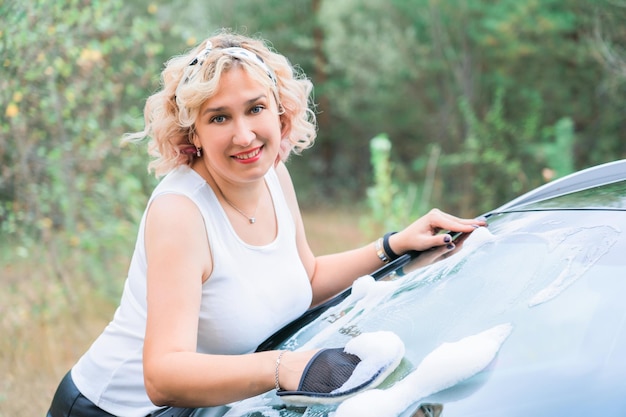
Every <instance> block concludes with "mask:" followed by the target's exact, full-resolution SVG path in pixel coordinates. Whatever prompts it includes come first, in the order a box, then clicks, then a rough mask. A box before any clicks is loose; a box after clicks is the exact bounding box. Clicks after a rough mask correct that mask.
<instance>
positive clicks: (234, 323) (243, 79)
mask: <svg viewBox="0 0 626 417" xmlns="http://www.w3.org/2000/svg"><path fill="white" fill-rule="evenodd" d="M311 90H312V85H311V83H310V81H309V80H308V79H306V78H305V77H304V76H303V75H301V74H298V73H297V72H295V70H294V69H293V67H292V66H291V65H290V64H289V62H288V61H287V59H286V58H285V57H283V56H282V55H279V54H277V53H275V52H273V51H270V49H268V48H267V47H266V46H265V44H264V43H263V42H262V41H259V40H254V39H250V38H247V37H243V36H239V35H235V34H232V33H229V32H226V31H224V32H221V33H219V34H217V35H216V36H214V37H212V38H210V39H208V40H206V41H204V42H203V43H202V44H201V45H200V46H198V47H197V48H195V50H193V51H191V52H190V53H189V54H187V55H183V56H179V57H175V58H173V59H171V60H170V61H169V62H168V63H167V66H166V68H165V70H164V71H163V74H162V90H161V91H159V92H157V93H156V94H154V95H153V96H151V97H150V98H149V99H148V101H147V104H146V109H145V123H146V125H145V130H144V131H143V132H139V133H137V134H133V135H130V138H129V139H131V140H135V139H141V138H143V137H146V136H147V137H150V138H151V141H150V146H149V150H150V153H151V155H153V156H154V157H155V159H154V160H153V161H152V162H151V164H150V168H151V169H153V170H154V171H155V173H156V174H157V175H158V176H161V175H165V177H164V179H163V180H162V181H161V183H160V184H159V185H158V186H157V187H156V189H155V190H154V192H153V194H152V196H151V198H150V200H149V202H148V205H147V208H146V212H145V213H144V217H143V219H142V221H141V225H140V229H139V233H138V238H137V244H136V247H135V252H134V255H133V258H132V261H131V265H130V269H129V274H128V278H127V280H126V283H125V287H124V292H123V295H122V299H121V303H120V306H119V308H118V310H117V311H116V313H115V317H114V319H113V321H112V322H111V323H110V324H109V326H107V328H106V329H105V330H104V332H103V333H102V335H101V336H100V337H99V338H98V339H97V340H96V341H95V343H94V344H93V345H92V346H91V348H90V349H89V350H88V351H87V352H86V353H85V355H84V356H83V357H82V358H81V359H80V360H79V361H78V362H77V364H76V365H75V366H74V367H73V368H72V370H71V371H70V372H69V373H68V375H66V377H65V378H64V380H63V381H62V383H61V385H60V386H59V388H58V390H57V394H56V395H55V398H54V400H53V404H52V406H51V410H50V412H49V414H48V415H49V416H51V417H59V416H67V415H70V409H72V408H73V411H72V413H73V414H71V415H118V416H145V415H149V414H150V413H153V412H155V411H158V410H159V408H160V407H162V406H176V407H189V408H194V407H206V406H213V405H220V404H226V403H229V402H232V401H235V400H240V399H243V398H247V397H251V396H254V395H258V394H260V393H263V392H266V391H269V390H272V389H274V388H278V389H281V390H296V389H297V387H298V383H299V381H300V379H301V377H302V375H303V371H304V369H305V366H306V365H307V363H308V362H309V361H310V360H311V358H312V357H313V355H315V353H316V352H315V351H306V352H284V351H282V352H279V351H269V352H260V353H251V352H254V350H255V348H256V346H257V345H258V344H259V343H261V342H262V341H263V340H264V339H265V338H267V337H268V336H269V335H271V334H272V333H273V332H275V331H276V330H277V329H279V328H280V327H282V326H283V325H285V324H286V323H288V322H290V321H291V320H293V319H295V318H296V317H298V316H299V315H301V314H302V313H303V312H304V311H305V310H306V309H307V308H309V307H310V306H311V305H315V304H317V303H320V302H322V301H324V300H326V299H328V298H329V297H331V296H333V295H335V294H336V293H338V292H340V291H341V290H343V289H345V288H347V287H349V286H350V285H351V284H352V282H353V281H354V280H355V279H356V278H358V277H360V276H362V275H365V274H369V273H371V272H372V271H374V270H376V269H378V268H379V267H380V266H381V265H382V264H383V263H385V262H388V261H389V260H390V259H391V258H393V257H395V256H397V255H396V254H400V253H403V252H406V251H409V250H425V249H428V248H431V247H436V246H440V247H444V248H445V247H446V246H447V248H448V249H449V250H452V249H453V248H454V245H453V244H452V243H451V240H450V236H449V235H442V234H438V232H439V231H440V230H442V229H447V230H455V231H459V232H471V231H472V230H474V228H475V227H477V226H481V225H484V224H485V223H484V222H483V221H477V220H475V219H459V218H456V217H454V216H451V215H448V214H445V213H442V212H440V211H438V210H433V211H431V212H430V213H428V214H427V215H425V216H424V217H422V218H420V219H418V220H417V221H415V222H414V223H413V224H411V225H410V226H408V227H407V228H406V229H404V230H402V231H400V232H398V233H395V234H392V235H390V234H388V235H386V236H385V238H384V239H383V238H381V239H378V240H377V241H376V242H374V243H372V244H369V245H366V246H364V247H361V248H358V249H354V250H351V251H347V252H343V253H338V254H334V255H327V256H319V257H316V256H314V255H313V253H312V252H311V249H310V247H309V245H308V243H307V240H306V236H305V232H304V227H303V223H302V217H301V214H300V211H299V208H298V204H297V201H296V194H295V191H294V189H293V186H292V182H291V179H290V176H289V173H288V171H287V168H286V167H285V165H284V164H283V161H284V160H286V159H287V157H288V156H289V154H290V153H291V152H292V151H293V152H300V151H301V150H303V149H305V148H307V147H309V146H310V145H311V144H312V141H313V139H314V137H315V124H314V115H313V113H312V111H311V109H310V108H309V100H310V93H311ZM83 410H84V411H83Z"/></svg>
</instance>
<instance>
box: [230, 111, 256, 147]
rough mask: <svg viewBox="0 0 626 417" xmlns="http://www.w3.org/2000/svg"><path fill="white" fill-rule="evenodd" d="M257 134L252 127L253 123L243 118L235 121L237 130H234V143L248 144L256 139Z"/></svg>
mask: <svg viewBox="0 0 626 417" xmlns="http://www.w3.org/2000/svg"><path fill="white" fill-rule="evenodd" d="M255 138H256V134H255V133H254V131H253V129H252V125H251V124H250V123H249V122H248V121H247V120H245V118H241V119H239V120H237V121H236V123H235V131H234V132H233V143H234V144H236V145H239V146H248V145H250V144H251V143H252V141H254V139H255Z"/></svg>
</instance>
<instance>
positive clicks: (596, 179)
mask: <svg viewBox="0 0 626 417" xmlns="http://www.w3.org/2000/svg"><path fill="white" fill-rule="evenodd" d="M624 179H626V159H620V160H617V161H612V162H607V163H605V164H601V165H597V166H593V167H590V168H587V169H583V170H581V171H578V172H575V173H573V174H570V175H567V176H565V177H563V178H559V179H557V180H554V181H552V182H549V183H547V184H544V185H542V186H540V187H538V188H536V189H534V190H532V191H529V192H527V193H526V194H522V195H521V196H519V197H517V198H515V199H513V200H511V201H510V202H508V203H506V204H504V205H502V206H500V207H498V208H497V209H495V210H493V211H491V213H498V212H503V211H509V210H511V209H512V208H517V207H520V206H523V205H526V204H529V203H535V202H537V201H542V200H547V199H549V198H553V197H558V196H561V195H565V194H569V193H572V192H575V191H582V190H585V189H588V188H593V187H597V186H600V185H605V184H611V183H613V182H617V181H621V180H624Z"/></svg>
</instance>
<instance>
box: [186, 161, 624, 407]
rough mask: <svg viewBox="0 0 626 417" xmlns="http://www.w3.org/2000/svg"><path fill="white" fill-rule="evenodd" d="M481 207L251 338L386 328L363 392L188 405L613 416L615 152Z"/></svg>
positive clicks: (277, 342)
mask: <svg viewBox="0 0 626 417" xmlns="http://www.w3.org/2000/svg"><path fill="white" fill-rule="evenodd" d="M485 217H487V219H488V223H489V224H488V227H486V228H479V229H477V230H476V231H475V232H474V233H472V234H471V235H469V236H461V237H460V238H459V240H458V241H457V242H458V243H457V249H455V250H454V251H452V252H450V253H446V254H444V253H443V251H437V250H431V251H426V252H421V253H417V252H416V253H410V254H405V255H403V256H402V257H400V258H399V259H397V260H396V261H394V262H391V263H389V264H387V265H385V267H383V268H381V269H380V270H379V271H377V272H376V273H374V274H373V275H372V276H367V277H362V278H360V279H359V280H357V281H356V282H355V285H354V286H353V288H352V289H350V290H347V291H345V292H344V293H342V294H340V295H338V296H337V297H335V298H334V299H332V300H329V301H328V302H326V303H324V304H322V305H320V306H318V307H315V308H312V309H311V310H309V311H308V312H306V313H305V314H304V315H303V316H302V317H300V318H299V319H297V320H295V321H294V322H292V323H291V324H289V325H288V326H286V327H285V328H283V329H281V330H280V331H278V332H277V333H276V334H274V335H272V336H271V337H270V338H268V340H266V341H265V342H264V343H263V344H262V345H261V346H259V349H258V350H268V349H290V350H295V349H303V348H310V347H338V346H344V345H345V344H346V343H347V341H349V340H351V339H352V338H354V337H355V336H357V335H359V334H362V333H369V332H377V331H391V332H393V333H395V334H397V335H398V336H399V337H400V338H401V339H402V341H403V343H404V345H405V355H404V358H403V360H402V362H401V363H400V365H399V366H398V368H397V369H396V371H395V372H394V373H393V374H391V376H389V378H387V380H386V381H385V382H384V383H383V384H382V385H381V386H380V387H379V388H378V389H376V390H373V391H376V395H375V396H374V395H369V396H368V393H369V394H371V392H370V391H367V392H365V393H363V394H357V396H355V397H353V398H351V399H349V400H347V401H346V402H345V403H344V404H334V405H310V406H299V405H290V404H285V403H283V402H282V400H281V399H280V398H279V397H278V396H277V395H276V394H275V391H271V392H268V393H266V394H263V395H260V396H257V397H254V398H250V399H247V400H243V401H240V402H237V403H234V404H230V405H228V406H223V407H213V408H204V409H199V410H197V411H196V412H195V413H194V416H196V417H214V416H228V417H233V416H237V417H240V416H248V417H277V416H282V417H314V416H315V417H324V416H329V417H332V416H343V415H349V414H346V413H343V412H342V411H343V409H342V407H343V406H344V405H346V404H347V403H348V401H351V404H352V405H353V406H354V407H353V409H354V410H357V411H355V412H354V417H362V416H366V415H376V416H378V417H383V416H401V417H418V416H424V417H426V416H442V417H470V416H482V417H496V416H497V417H522V416H523V417H528V416H534V417H537V416H545V417H547V416H550V417H554V416H568V417H571V416H602V417H608V416H620V417H623V416H626V160H619V161H615V162H610V163H607V164H603V165H599V166H596V167H593V168H588V169H585V170H582V171H580V172H577V173H575V174H572V175H569V176H567V177H564V178H562V179H559V180H555V181H553V182H551V183H548V184H546V185H544V186H542V187H539V188H538V189H536V190H534V191H531V192H529V193H527V194H524V195H522V196H521V197H519V198H517V199H515V200H513V201H511V202H510V203H507V204H505V205H503V206H501V207H499V208H497V209H495V210H493V211H490V212H489V213H486V214H485ZM435 357H436V361H435V362H433V360H434V358H435ZM433 364H434V365H433ZM429 366H430V368H429V369H428V372H426V371H424V370H423V369H424V368H428V367H429ZM355 407H356V408H355Z"/></svg>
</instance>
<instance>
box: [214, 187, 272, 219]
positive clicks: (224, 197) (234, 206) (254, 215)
mask: <svg viewBox="0 0 626 417" xmlns="http://www.w3.org/2000/svg"><path fill="white" fill-rule="evenodd" d="M215 186H216V187H217V190H218V191H219V192H220V195H221V196H222V198H223V199H224V201H226V202H227V203H228V205H229V206H231V207H232V208H234V209H235V210H237V213H239V214H241V215H242V216H243V217H245V218H246V219H248V222H249V223H250V224H254V223H256V211H257V210H258V209H259V203H260V202H261V197H259V201H257V202H256V208H255V209H254V213H253V214H252V217H250V216H248V215H247V214H246V213H244V212H243V210H241V209H240V208H239V207H237V206H236V205H234V204H233V203H231V202H230V200H228V199H227V198H226V196H225V195H224V193H223V192H222V189H221V188H220V186H219V185H217V182H216V183H215Z"/></svg>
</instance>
